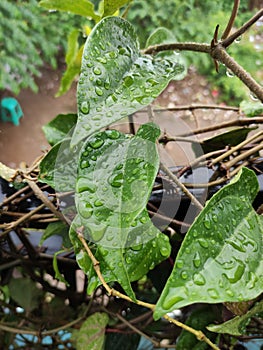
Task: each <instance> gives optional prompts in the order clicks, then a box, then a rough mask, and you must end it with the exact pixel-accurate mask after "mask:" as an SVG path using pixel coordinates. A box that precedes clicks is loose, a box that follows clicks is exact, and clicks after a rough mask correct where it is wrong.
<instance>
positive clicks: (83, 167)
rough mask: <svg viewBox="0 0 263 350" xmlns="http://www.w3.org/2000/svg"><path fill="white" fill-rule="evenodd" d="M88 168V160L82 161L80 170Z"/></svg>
mask: <svg viewBox="0 0 263 350" xmlns="http://www.w3.org/2000/svg"><path fill="white" fill-rule="evenodd" d="M89 166H90V164H89V161H88V160H85V159H84V160H82V162H81V163H80V168H81V169H86V168H88V167H89Z"/></svg>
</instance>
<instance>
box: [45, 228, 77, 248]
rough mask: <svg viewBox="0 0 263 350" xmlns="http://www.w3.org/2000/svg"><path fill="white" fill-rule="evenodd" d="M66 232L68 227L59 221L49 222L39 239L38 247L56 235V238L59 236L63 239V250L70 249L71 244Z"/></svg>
mask: <svg viewBox="0 0 263 350" xmlns="http://www.w3.org/2000/svg"><path fill="white" fill-rule="evenodd" d="M68 231H69V228H68V225H67V224H65V223H64V222H61V221H58V222H51V223H50V224H48V226H47V228H46V229H45V232H44V234H43V235H42V237H41V240H40V242H39V245H40V246H41V245H42V244H43V242H44V241H45V240H46V239H48V238H49V237H51V236H53V235H58V236H61V237H62V238H63V243H62V245H63V246H64V247H65V248H70V247H71V242H70V239H69V234H68Z"/></svg>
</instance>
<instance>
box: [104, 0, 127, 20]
mask: <svg viewBox="0 0 263 350" xmlns="http://www.w3.org/2000/svg"><path fill="white" fill-rule="evenodd" d="M129 2H131V0H104V1H103V5H104V12H103V17H106V16H110V15H113V14H114V13H115V12H116V11H117V10H118V9H119V8H121V7H122V6H124V5H125V4H128V3H129Z"/></svg>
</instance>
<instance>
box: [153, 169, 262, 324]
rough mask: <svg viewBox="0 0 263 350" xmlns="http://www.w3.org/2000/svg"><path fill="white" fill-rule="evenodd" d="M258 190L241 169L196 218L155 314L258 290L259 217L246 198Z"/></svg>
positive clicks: (252, 294)
mask: <svg viewBox="0 0 263 350" xmlns="http://www.w3.org/2000/svg"><path fill="white" fill-rule="evenodd" d="M257 191H258V182H257V178H256V175H255V174H254V172H253V171H251V170H249V169H247V168H243V169H242V170H241V171H240V172H239V174H238V175H237V176H236V177H235V178H234V180H233V181H231V182H230V183H229V184H228V185H226V186H225V187H223V188H222V189H221V190H220V191H218V192H217V193H216V194H215V195H214V196H213V197H212V198H211V199H210V200H209V201H208V202H207V204H206V206H205V208H204V209H203V210H202V212H201V213H200V214H199V216H198V217H197V218H196V219H195V221H194V223H193V225H192V226H191V228H190V229H189V231H188V233H187V235H186V237H185V239H184V241H183V243H182V246H181V248H180V250H179V252H178V255H177V258H176V262H175V265H174V269H173V271H172V273H171V276H170V277H169V279H168V281H167V283H166V285H165V287H164V290H163V292H162V294H161V297H160V299H159V300H158V303H157V306H156V310H155V313H154V317H155V319H158V318H160V317H161V316H162V315H164V314H165V313H167V312H169V311H172V310H174V309H175V308H179V307H183V306H185V305H189V304H193V303H198V302H201V303H202V302H205V303H220V302H237V301H243V300H251V299H253V298H255V297H257V296H258V295H259V294H260V293H262V291H263V279H262V274H263V261H262V253H263V239H262V237H263V236H262V233H263V218H262V216H259V215H257V214H256V212H255V211H254V209H253V207H252V205H251V202H252V201H253V199H254V198H255V196H256V194H257Z"/></svg>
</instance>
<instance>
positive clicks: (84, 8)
mask: <svg viewBox="0 0 263 350" xmlns="http://www.w3.org/2000/svg"><path fill="white" fill-rule="evenodd" d="M39 5H40V6H42V7H45V8H46V9H48V10H59V11H66V12H71V13H74V14H75V15H80V16H85V17H88V18H92V19H94V21H96V22H97V21H99V20H100V16H98V15H97V14H96V13H95V12H94V5H93V4H92V2H90V1H88V0H78V1H72V0H63V1H61V0H41V1H40V3H39Z"/></svg>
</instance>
